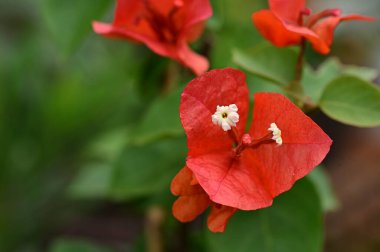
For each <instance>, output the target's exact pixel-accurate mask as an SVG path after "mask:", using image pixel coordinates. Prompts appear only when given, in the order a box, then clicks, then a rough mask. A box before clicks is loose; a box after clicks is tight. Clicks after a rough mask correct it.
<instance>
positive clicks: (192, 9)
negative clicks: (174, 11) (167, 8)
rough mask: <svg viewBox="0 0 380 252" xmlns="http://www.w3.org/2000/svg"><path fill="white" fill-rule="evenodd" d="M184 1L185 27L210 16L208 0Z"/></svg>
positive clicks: (210, 9) (210, 10)
mask: <svg viewBox="0 0 380 252" xmlns="http://www.w3.org/2000/svg"><path fill="white" fill-rule="evenodd" d="M184 2H185V4H184V8H185V9H186V15H185V16H186V17H185V22H184V24H185V25H184V28H185V29H187V28H190V27H192V26H194V25H197V24H198V23H201V22H203V21H205V20H207V19H208V18H209V17H211V16H212V8H211V4H210V1H209V0H185V1H184Z"/></svg>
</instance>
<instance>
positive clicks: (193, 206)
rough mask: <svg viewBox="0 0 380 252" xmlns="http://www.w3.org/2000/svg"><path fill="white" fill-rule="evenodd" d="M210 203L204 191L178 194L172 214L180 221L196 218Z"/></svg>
mask: <svg viewBox="0 0 380 252" xmlns="http://www.w3.org/2000/svg"><path fill="white" fill-rule="evenodd" d="M209 205H210V199H209V197H208V195H207V194H206V193H204V192H203V193H200V194H193V195H189V196H180V197H179V198H178V199H177V200H176V201H175V202H174V204H173V208H172V211H173V215H174V217H175V218H176V219H177V220H179V221H181V222H189V221H192V220H194V219H195V218H197V216H198V215H200V214H201V213H203V212H204V211H205V210H206V209H207V207H208V206H209Z"/></svg>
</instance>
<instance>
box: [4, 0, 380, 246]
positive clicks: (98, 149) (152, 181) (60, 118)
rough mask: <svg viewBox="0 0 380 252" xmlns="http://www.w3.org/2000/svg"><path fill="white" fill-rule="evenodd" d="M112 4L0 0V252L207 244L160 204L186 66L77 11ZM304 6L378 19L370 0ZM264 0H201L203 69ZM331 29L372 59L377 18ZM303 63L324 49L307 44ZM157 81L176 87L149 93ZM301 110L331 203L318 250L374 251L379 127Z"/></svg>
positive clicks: (356, 55)
mask: <svg viewBox="0 0 380 252" xmlns="http://www.w3.org/2000/svg"><path fill="white" fill-rule="evenodd" d="M114 2H115V1H111V0H81V1H74V0H67V1H59V0H38V1H36V0H13V1H10V0H0V251H5V252H13V251H17V252H19V251H20V252H24V251H25V252H34V251H53V252H77V251H78V252H79V251H85V252H86V251H88V252H92V251H99V252H101V251H116V252H117V251H148V249H149V248H148V247H149V245H147V244H157V243H158V244H160V243H164V247H165V250H164V251H211V250H209V249H208V247H207V245H205V244H206V243H207V242H208V241H207V235H205V234H204V233H205V231H206V229H205V227H204V220H202V218H200V219H199V220H197V221H196V222H195V223H191V224H187V225H180V224H179V223H178V222H177V221H176V220H174V218H173V217H172V216H171V213H170V206H171V204H172V202H173V201H174V199H175V198H174V197H173V196H171V195H170V192H169V184H170V180H171V178H172V177H173V176H174V175H175V174H176V173H177V172H178V171H179V169H180V168H181V167H182V166H183V164H184V160H185V156H186V143H185V142H186V141H185V140H186V139H185V137H184V135H183V131H182V129H181V127H180V125H179V122H178V112H177V109H178V102H179V94H180V91H181V88H182V87H183V86H184V85H185V84H186V83H187V82H188V81H189V80H191V79H192V78H193V76H192V73H191V72H189V71H187V70H185V69H182V68H181V66H179V65H177V64H176V63H173V62H171V61H170V60H168V59H164V58H161V57H159V56H157V55H155V54H153V53H152V52H150V51H149V50H148V49H147V48H145V47H144V46H141V45H136V44H131V43H129V42H125V41H117V40H107V39H104V38H102V37H100V36H97V35H95V34H94V33H93V32H92V30H91V21H92V20H102V21H105V22H110V21H111V20H112V16H113V8H114ZM309 3H310V5H311V6H312V8H313V9H314V10H321V9H325V8H328V7H330V8H332V7H339V8H341V9H343V10H344V13H360V14H365V15H370V16H374V17H377V18H378V19H379V18H380V14H379V13H380V2H379V1H373V0H362V1H355V0H344V1H343V0H329V1H327V0H321V1H317V0H314V1H309ZM266 4H267V3H266V1H261V0H213V1H212V5H213V8H214V16H213V18H212V19H211V20H210V21H209V22H208V24H207V29H206V31H205V33H204V35H203V37H202V38H201V39H200V40H199V41H197V42H196V43H195V45H194V48H195V49H196V50H197V51H199V52H201V53H202V54H205V55H207V56H208V57H209V58H210V61H211V64H212V68H220V67H226V66H233V63H232V60H231V53H230V52H231V49H232V48H236V47H237V48H247V47H251V46H253V45H256V44H260V43H262V42H263V39H262V38H261V37H260V36H259V34H258V33H257V31H256V30H255V28H254V27H253V25H252V23H251V21H250V15H251V13H252V12H254V11H255V10H258V9H261V8H264V7H266ZM335 38H336V40H335V43H334V46H333V50H332V55H334V56H337V57H338V58H339V59H340V60H341V61H342V62H343V63H344V64H353V65H362V66H368V67H371V68H374V69H377V70H378V69H379V68H380V57H379V55H380V25H379V22H374V23H360V22H352V23H345V24H343V25H342V26H340V27H339V28H338V30H337V32H336V36H335ZM307 59H308V61H309V62H312V65H313V66H317V65H318V64H320V63H321V62H322V61H323V60H324V59H325V58H324V57H322V56H319V55H317V54H315V53H313V52H312V51H311V50H308V54H307ZM167 69H175V72H177V73H178V74H177V75H176V76H174V77H173V76H168V73H167V72H168V71H167ZM168 78H175V82H176V83H178V84H177V86H178V88H177V89H173V91H172V92H171V93H169V94H167V95H164V96H162V95H161V93H162V83H164V82H167V81H168ZM252 86H254V83H250V87H252ZM251 91H252V92H253V91H254V88H252V89H251ZM162 111H165V113H164V115H163V113H162ZM166 114H168V115H171V116H168V117H166ZM315 119H316V120H317V122H318V123H319V125H321V127H322V128H323V129H324V130H325V131H326V132H327V133H328V134H329V135H330V136H331V138H332V139H333V140H334V145H333V148H332V151H331V152H330V154H329V156H328V158H327V160H326V162H325V167H326V169H325V171H326V172H327V173H328V175H329V178H330V180H331V183H332V188H333V189H334V192H335V193H333V194H334V195H335V196H336V201H337V202H336V205H337V206H338V207H337V208H336V209H335V210H334V211H330V212H328V213H327V214H326V215H325V227H324V228H323V229H324V238H323V239H324V245H323V246H324V247H323V248H321V250H323V251H331V252H333V251H334V252H335V251H348V252H350V251H364V252H367V251H368V252H375V251H380V200H379V199H380V128H373V129H359V128H354V127H349V126H345V125H342V124H340V123H337V122H335V121H332V120H330V119H328V118H326V117H325V116H323V115H322V114H319V113H318V114H317V115H316V116H315ZM165 122H166V123H167V122H173V123H172V124H171V127H169V128H168V127H167V126H166V125H167V124H165ZM334 200H335V199H334ZM232 220H233V219H232ZM160 230H161V231H160ZM237 242H238V241H237ZM212 251H215V250H212ZM247 251H256V250H254V249H252V250H247ZM258 251H261V250H258ZM268 251H269V250H268Z"/></svg>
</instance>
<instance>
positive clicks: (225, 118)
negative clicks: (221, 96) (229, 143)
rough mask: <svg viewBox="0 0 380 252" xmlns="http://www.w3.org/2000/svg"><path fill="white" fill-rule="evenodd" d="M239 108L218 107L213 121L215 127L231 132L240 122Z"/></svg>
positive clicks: (233, 105)
mask: <svg viewBox="0 0 380 252" xmlns="http://www.w3.org/2000/svg"><path fill="white" fill-rule="evenodd" d="M237 111H238V107H237V106H236V105H235V104H231V105H229V106H216V112H215V113H214V114H213V115H212V117H211V119H212V122H213V123H214V124H215V125H219V126H220V127H222V129H223V130H224V131H228V130H231V127H232V126H233V127H236V123H238V122H239V114H238V113H237Z"/></svg>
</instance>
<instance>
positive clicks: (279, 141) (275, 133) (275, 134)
mask: <svg viewBox="0 0 380 252" xmlns="http://www.w3.org/2000/svg"><path fill="white" fill-rule="evenodd" d="M268 130H269V131H272V134H273V136H272V139H273V140H274V141H276V143H277V144H278V145H282V137H281V130H280V129H279V128H278V127H277V125H276V124H275V123H271V124H270V127H269V128H268Z"/></svg>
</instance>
